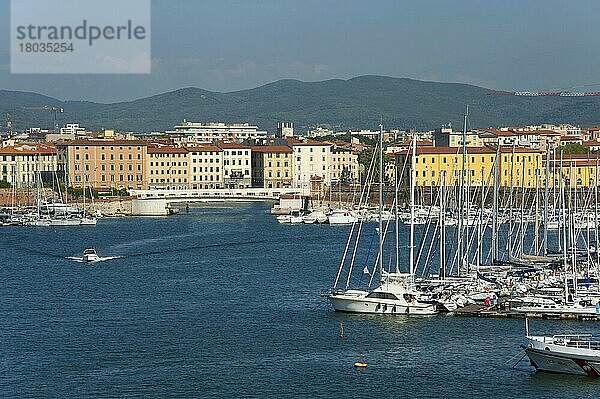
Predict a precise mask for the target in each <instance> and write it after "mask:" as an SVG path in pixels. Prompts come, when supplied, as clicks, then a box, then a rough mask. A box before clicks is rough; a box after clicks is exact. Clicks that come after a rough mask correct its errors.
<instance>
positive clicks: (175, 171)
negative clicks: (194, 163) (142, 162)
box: [150, 169, 187, 175]
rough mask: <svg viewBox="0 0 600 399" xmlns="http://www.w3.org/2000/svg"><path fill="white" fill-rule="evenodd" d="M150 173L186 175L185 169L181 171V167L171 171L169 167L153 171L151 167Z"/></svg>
mask: <svg viewBox="0 0 600 399" xmlns="http://www.w3.org/2000/svg"><path fill="white" fill-rule="evenodd" d="M159 172H160V173H159ZM150 174H151V175H169V174H170V175H181V174H184V175H187V170H185V169H184V170H183V172H182V171H181V169H179V170H173V171H171V170H170V169H167V170H164V169H161V170H160V171H159V170H157V171H155V170H153V169H150Z"/></svg>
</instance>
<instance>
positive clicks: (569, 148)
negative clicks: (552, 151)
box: [556, 143, 590, 154]
mask: <svg viewBox="0 0 600 399" xmlns="http://www.w3.org/2000/svg"><path fill="white" fill-rule="evenodd" d="M556 151H557V153H559V154H560V152H561V151H562V153H563V154H587V153H588V152H590V148H589V147H586V146H584V145H581V144H579V143H569V144H565V145H561V146H560V147H558V148H557V149H556Z"/></svg>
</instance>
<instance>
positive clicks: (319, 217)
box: [302, 211, 327, 224]
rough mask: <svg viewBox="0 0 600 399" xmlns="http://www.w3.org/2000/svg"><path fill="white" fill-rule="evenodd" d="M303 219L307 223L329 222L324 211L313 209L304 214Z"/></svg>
mask: <svg viewBox="0 0 600 399" xmlns="http://www.w3.org/2000/svg"><path fill="white" fill-rule="evenodd" d="M302 221H303V222H304V223H306V224H313V223H325V222H327V215H326V214H325V213H324V212H322V211H312V212H311V213H309V214H307V215H304V216H303V217H302Z"/></svg>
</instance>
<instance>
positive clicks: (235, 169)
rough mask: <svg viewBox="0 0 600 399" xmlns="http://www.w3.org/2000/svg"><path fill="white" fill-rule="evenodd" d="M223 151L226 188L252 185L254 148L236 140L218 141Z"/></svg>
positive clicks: (218, 145) (224, 183)
mask: <svg viewBox="0 0 600 399" xmlns="http://www.w3.org/2000/svg"><path fill="white" fill-rule="evenodd" d="M217 147H219V148H220V149H221V150H222V151H223V177H222V179H223V185H224V187H226V188H245V187H251V186H252V165H251V162H252V149H251V147H249V146H244V145H241V144H239V143H236V142H222V141H219V142H217Z"/></svg>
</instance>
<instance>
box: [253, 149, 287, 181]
mask: <svg viewBox="0 0 600 399" xmlns="http://www.w3.org/2000/svg"><path fill="white" fill-rule="evenodd" d="M293 176H294V158H293V152H292V149H291V148H290V147H288V146H285V145H269V146H254V147H252V186H253V187H263V188H281V187H291V186H292V184H293V181H294V177H293Z"/></svg>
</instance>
